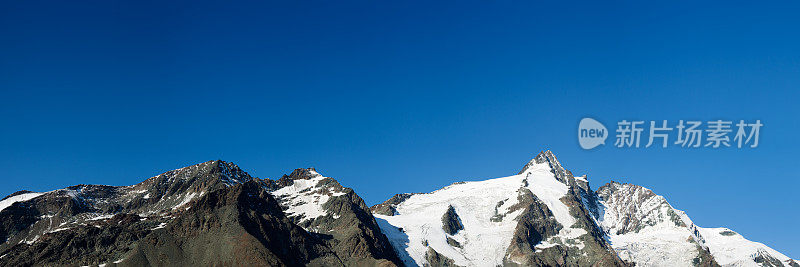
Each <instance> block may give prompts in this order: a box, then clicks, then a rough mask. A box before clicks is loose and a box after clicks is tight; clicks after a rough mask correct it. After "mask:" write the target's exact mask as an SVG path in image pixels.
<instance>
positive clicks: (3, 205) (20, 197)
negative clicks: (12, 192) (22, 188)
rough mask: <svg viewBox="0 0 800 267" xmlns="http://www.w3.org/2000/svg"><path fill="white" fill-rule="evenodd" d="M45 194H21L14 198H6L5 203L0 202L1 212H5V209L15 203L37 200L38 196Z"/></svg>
mask: <svg viewBox="0 0 800 267" xmlns="http://www.w3.org/2000/svg"><path fill="white" fill-rule="evenodd" d="M43 194H44V193H35V192H31V193H23V194H19V195H16V196H13V197H9V198H6V199H4V200H3V201H0V211H3V210H4V209H6V208H8V207H10V206H11V205H13V204H14V203H17V202H25V201H28V200H31V199H34V198H36V197H38V196H41V195H43Z"/></svg>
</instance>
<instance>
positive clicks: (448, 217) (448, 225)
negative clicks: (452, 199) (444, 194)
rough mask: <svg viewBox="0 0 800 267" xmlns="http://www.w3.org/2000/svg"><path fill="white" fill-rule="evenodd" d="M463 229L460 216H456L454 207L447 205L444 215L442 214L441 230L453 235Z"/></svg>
mask: <svg viewBox="0 0 800 267" xmlns="http://www.w3.org/2000/svg"><path fill="white" fill-rule="evenodd" d="M463 229H464V225H463V224H462V223H461V218H459V217H458V214H457V213H456V209H455V208H453V206H449V207H448V208H447V211H445V212H444V215H442V230H444V232H445V233H447V234H449V235H455V234H456V233H458V231H460V230H463Z"/></svg>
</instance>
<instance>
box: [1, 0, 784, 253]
mask: <svg viewBox="0 0 800 267" xmlns="http://www.w3.org/2000/svg"><path fill="white" fill-rule="evenodd" d="M434 2H435V1H434ZM556 2H563V1H548V2H539V3H531V2H529V1H506V2H497V1H457V2H449V3H431V1H424V2H422V1H421V2H416V1H400V2H397V1H393V2H392V3H391V4H387V1H359V2H348V3H342V2H340V1H321V2H309V1H274V2H269V1H253V2H236V3H230V2H224V3H223V2H203V1H109V0H102V1H99V0H98V1H36V0H32V1H4V2H3V3H2V4H0V93H2V97H0V195H6V194H9V193H12V192H14V191H17V190H21V189H28V190H34V191H46V190H53V189H57V188H63V187H66V186H69V185H74V184H80V183H84V184H110V185H130V184H134V183H138V182H140V181H142V180H144V179H145V178H148V177H150V176H153V175H156V174H158V173H161V172H164V171H167V170H170V169H175V168H179V167H183V166H187V165H190V164H195V163H198V162H203V161H207V160H213V159H223V160H227V161H233V162H235V163H237V164H239V165H240V166H241V167H242V168H244V169H245V170H246V171H248V172H250V173H251V174H252V175H254V176H258V177H261V178H277V177H279V176H280V175H281V174H283V173H288V172H291V170H292V169H294V168H299V167H308V166H314V167H317V169H318V170H319V171H320V172H322V173H323V174H325V175H327V176H332V177H334V178H337V179H338V180H339V181H340V182H342V183H343V184H345V185H346V186H349V187H352V188H354V189H355V190H356V191H357V192H358V193H359V194H360V195H361V196H362V197H363V198H364V199H365V200H366V201H367V203H368V204H376V203H379V202H381V201H383V200H385V199H387V198H389V197H390V196H391V195H392V194H394V193H401V192H429V191H433V190H436V189H438V188H441V187H443V186H446V185H448V184H450V183H452V182H455V181H460V180H479V179H486V178H492V177H501V176H506V175H511V174H515V173H516V172H517V171H519V169H520V168H521V167H522V166H523V165H524V164H525V163H526V162H527V161H528V160H529V159H530V158H532V157H533V156H535V155H536V154H537V153H538V152H539V151H540V150H543V149H551V150H553V151H554V152H555V153H556V156H558V157H559V159H560V160H561V161H562V163H563V164H564V165H565V166H566V167H567V168H568V169H570V170H573V172H575V173H576V174H588V175H589V179H590V181H591V185H592V186H593V187H594V188H598V187H599V186H600V185H602V184H604V183H606V182H608V181H609V180H611V179H614V180H618V181H624V182H630V183H634V184H639V185H642V186H645V187H648V188H651V189H653V190H655V192H656V193H658V194H662V195H664V196H665V197H667V199H668V200H669V201H670V202H671V204H673V205H674V206H676V207H677V208H679V209H683V210H685V211H686V212H687V213H688V214H689V215H690V216H691V217H692V218H693V219H694V220H695V222H696V223H697V224H698V225H700V226H704V227H721V226H726V227H730V228H732V229H734V230H735V231H738V232H740V233H742V234H743V235H745V236H746V237H747V238H749V239H751V240H755V241H759V242H763V243H766V244H768V245H769V246H772V247H773V248H775V249H778V250H779V251H781V252H783V253H785V254H787V255H788V256H790V257H793V258H800V242H798V240H800V227H798V222H799V221H800V205H798V198H797V190H798V188H800V187H799V186H800V182H798V178H800V174H798V163H797V159H798V157H797V152H798V151H800V144H799V143H798V141H797V140H798V139H797V138H796V137H797V135H798V133H800V126H799V125H798V118H797V115H798V114H800V112H799V111H800V108H798V103H797V102H798V100H800V93H798V89H800V49H798V47H800V16H798V15H797V14H798V11H800V6H798V5H799V4H800V3H798V2H797V1H793V2H791V3H789V2H787V3H780V2H769V1H767V2H763V1H759V3H758V4H754V3H752V2H750V1H734V2H731V1H724V2H705V3H697V1H661V2H653V1H591V2H589V3H581V2H564V3H556ZM584 116H591V117H594V118H597V119H599V120H600V121H602V122H603V123H606V125H607V126H609V125H612V124H614V123H615V122H616V121H618V120H622V119H629V120H630V119H641V120H662V119H667V120H672V121H676V120H679V119H687V120H688V119H697V120H712V119H729V120H738V119H746V120H754V119H760V120H762V122H763V123H764V124H765V126H764V127H763V128H762V131H761V137H760V147H758V148H757V149H719V150H712V149H698V150H687V149H679V148H670V149H660V148H659V149H638V150H635V149H627V150H625V149H617V148H612V147H609V146H605V147H600V148H598V149H595V150H592V151H584V150H582V149H580V147H579V146H578V143H577V138H576V127H577V123H578V121H579V120H580V119H581V118H582V117H584Z"/></svg>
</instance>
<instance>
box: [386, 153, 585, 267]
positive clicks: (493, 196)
mask: <svg viewBox="0 0 800 267" xmlns="http://www.w3.org/2000/svg"><path fill="white" fill-rule="evenodd" d="M531 165H532V166H531V167H529V168H528V169H527V170H526V171H525V172H523V173H521V174H519V175H514V176H508V177H503V178H496V179H491V180H486V181H478V182H464V183H456V184H453V185H450V186H447V187H445V188H442V189H440V190H437V191H435V192H432V193H428V194H416V195H412V196H411V197H409V198H408V199H406V200H405V201H403V202H402V203H400V204H399V205H398V206H397V207H396V210H397V214H395V215H394V216H385V215H380V214H375V217H376V218H377V219H378V223H379V225H380V226H381V229H382V231H383V232H384V234H386V236H387V237H388V238H389V241H390V242H391V243H392V245H393V246H394V248H395V250H397V251H399V252H401V254H403V255H401V257H403V260H404V261H405V263H406V264H407V265H410V266H416V265H419V266H423V265H424V264H426V263H427V261H426V259H425V253H426V252H427V250H428V246H429V247H430V248H433V249H434V250H435V251H436V252H438V253H440V254H442V255H444V256H445V257H447V258H450V259H452V260H454V263H455V264H457V265H461V266H497V265H502V264H503V258H504V257H505V254H506V250H507V249H508V246H509V244H510V243H511V238H512V236H513V234H514V230H515V228H516V225H517V216H518V215H520V214H521V213H522V211H523V210H522V209H518V210H516V211H513V212H509V208H510V207H511V206H513V205H514V204H517V203H518V200H517V196H518V194H519V192H520V191H519V190H520V189H521V188H528V189H529V190H530V191H531V192H533V194H535V195H536V196H537V197H538V198H539V199H540V200H542V202H544V203H545V204H546V205H547V207H548V208H549V209H550V210H551V211H552V212H553V214H554V216H555V218H556V220H557V221H558V222H559V223H561V224H562V225H564V226H565V227H563V228H562V230H561V232H560V233H559V235H558V236H559V237H561V238H564V237H569V238H575V237H577V236H580V235H583V234H586V231H585V230H583V229H571V228H569V227H570V226H572V224H573V223H575V218H573V217H572V216H571V215H570V214H569V208H568V207H567V206H566V205H565V204H564V203H562V202H561V201H560V199H561V197H563V196H564V195H565V194H566V193H567V191H568V190H569V187H568V186H567V185H565V184H563V183H561V182H559V181H558V180H556V178H555V176H554V175H553V173H552V172H551V171H550V167H549V166H548V165H547V164H535V163H533V164H531ZM526 179H527V184H528V186H525V184H526V183H525V180H526ZM449 206H453V208H454V209H455V211H456V214H458V216H459V218H460V219H461V222H462V224H463V225H464V229H463V230H461V231H458V232H457V233H456V234H455V235H453V236H450V235H448V234H446V233H445V232H444V230H443V229H442V225H443V223H442V216H443V215H444V214H445V212H446V211H447V209H448V208H449ZM498 214H499V215H504V216H503V219H502V220H501V221H492V220H491V219H492V217H494V216H495V215H498ZM400 229H402V231H401V230H400ZM448 237H450V238H452V239H454V240H455V241H457V242H458V243H460V244H461V248H458V247H455V246H451V245H450V244H448V242H447V238H448ZM426 244H427V246H426ZM542 245H543V246H549V245H550V244H547V243H544V242H543V244H542ZM403 252H404V253H403Z"/></svg>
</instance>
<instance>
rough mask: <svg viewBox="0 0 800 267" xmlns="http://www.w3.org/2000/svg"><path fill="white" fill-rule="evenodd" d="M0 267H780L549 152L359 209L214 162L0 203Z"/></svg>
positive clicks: (288, 178) (323, 182)
mask: <svg viewBox="0 0 800 267" xmlns="http://www.w3.org/2000/svg"><path fill="white" fill-rule="evenodd" d="M0 240H2V242H3V243H2V244H0V265H2V266H792V267H800V262H798V261H796V260H793V259H791V258H789V257H787V256H785V255H783V254H781V253H780V252H778V251H776V250H774V249H771V248H769V247H768V246H766V245H764V244H761V243H758V242H753V241H749V240H747V239H745V238H744V237H743V236H741V235H740V234H738V233H736V232H734V231H733V230H731V229H727V228H704V227H700V226H697V225H695V224H694V223H693V222H692V220H691V219H690V218H689V216H688V215H687V214H686V213H685V212H683V211H681V210H678V209H675V208H674V207H673V206H672V205H670V204H669V202H667V200H666V199H665V198H664V197H663V196H660V195H657V194H655V193H654V192H653V191H652V190H650V189H647V188H644V187H642V186H638V185H633V184H627V183H618V182H611V183H608V184H606V185H603V186H601V187H600V188H599V189H597V190H592V189H591V188H590V186H589V181H588V179H587V176H578V177H575V176H574V175H573V174H572V173H571V172H570V171H569V170H567V169H565V168H564V167H563V166H562V165H561V163H560V162H559V161H558V160H557V159H556V157H555V156H554V155H553V153H552V152H550V151H543V152H541V153H539V154H538V155H537V156H536V157H534V158H533V159H532V160H530V161H529V162H528V163H527V164H525V165H524V167H523V168H522V169H521V170H520V171H519V172H517V173H516V174H514V175H511V176H507V177H501V178H494V179H487V180H483V181H472V182H457V183H454V184H452V185H449V186H447V187H444V188H442V189H439V190H436V191H434V192H431V193H402V194H397V195H395V196H393V197H391V198H390V199H388V200H386V201H385V202H383V203H380V204H377V205H374V206H372V207H369V206H367V204H366V203H365V202H364V201H363V200H362V199H361V197H359V196H358V194H356V192H355V191H354V190H353V189H351V188H347V187H345V186H343V185H341V184H339V182H338V181H337V180H335V179H334V178H330V177H326V176H324V175H322V174H320V173H318V172H317V170H315V169H314V168H303V169H296V170H294V171H293V172H291V173H290V174H288V175H284V176H283V177H281V178H279V179H274V180H273V179H259V178H255V177H252V176H250V175H249V174H248V173H246V172H244V171H242V170H241V169H240V168H239V167H238V166H236V165H235V164H233V163H230V162H225V161H221V160H215V161H208V162H204V163H200V164H197V165H193V166H189V167H184V168H181V169H177V170H173V171H169V172H166V173H163V174H160V175H157V176H155V177H151V178H149V179H147V180H145V181H143V182H141V183H139V184H136V185H131V186H106V185H76V186H70V187H67V188H64V189H58V190H54V191H50V192H44V193H36V192H30V191H18V192H16V193H13V194H11V195H9V196H7V197H5V198H3V199H2V201H0Z"/></svg>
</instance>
